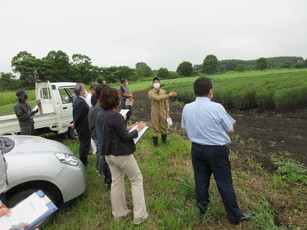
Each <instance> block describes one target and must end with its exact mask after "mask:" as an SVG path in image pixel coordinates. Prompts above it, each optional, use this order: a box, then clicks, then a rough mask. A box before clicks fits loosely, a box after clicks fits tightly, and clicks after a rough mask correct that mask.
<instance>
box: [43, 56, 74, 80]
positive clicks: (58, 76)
mask: <svg viewBox="0 0 307 230" xmlns="http://www.w3.org/2000/svg"><path fill="white" fill-rule="evenodd" d="M41 61H42V65H41V68H40V72H41V73H42V75H43V78H44V80H48V81H74V80H75V78H74V77H73V74H72V68H71V65H70V63H69V57H68V55H67V54H66V53H65V52H63V51H61V50H59V51H50V52H49V53H48V54H47V56H46V57H44V58H42V60H41Z"/></svg>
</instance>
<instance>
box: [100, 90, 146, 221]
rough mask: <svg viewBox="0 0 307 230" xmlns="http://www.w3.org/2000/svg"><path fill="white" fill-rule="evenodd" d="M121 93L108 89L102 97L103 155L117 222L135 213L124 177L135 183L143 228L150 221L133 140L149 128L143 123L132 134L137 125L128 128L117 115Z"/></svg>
mask: <svg viewBox="0 0 307 230" xmlns="http://www.w3.org/2000/svg"><path fill="white" fill-rule="evenodd" d="M120 99H121V97H120V91H119V90H118V89H114V88H110V87H105V88H103V89H102V92H101V94H100V97H99V105H100V107H101V108H102V109H103V110H102V112H101V113H100V114H99V117H98V128H99V129H100V130H101V133H102V140H103V142H102V154H105V156H106V160H107V162H108V164H109V167H110V170H111V174H112V185H111V204H112V213H113V216H114V218H115V220H117V221H121V220H122V219H124V218H125V217H127V216H128V215H130V214H131V213H132V211H131V210H130V209H128V207H127V203H126V196H125V182H124V176H125V175H127V176H128V178H129V181H130V183H131V192H132V199H133V215H134V224H135V225H139V224H141V223H143V222H144V221H146V220H147V219H148V216H149V215H148V213H147V210H146V203H145V197H144V190H143V176H142V173H141V171H140V169H139V166H138V164H137V162H136V160H135V158H134V156H133V153H134V152H135V150H136V148H135V143H134V141H133V138H136V137H138V133H139V132H140V131H141V130H142V129H143V128H145V126H146V124H145V123H144V122H140V123H139V124H138V126H137V127H136V128H135V130H133V131H131V132H129V130H130V129H132V128H133V127H134V126H136V124H133V125H131V126H130V127H128V128H126V125H125V122H124V118H123V116H122V115H121V114H120V113H118V112H116V109H117V108H118V107H119V106H120Z"/></svg>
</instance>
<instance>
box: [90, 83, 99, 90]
mask: <svg viewBox="0 0 307 230" xmlns="http://www.w3.org/2000/svg"><path fill="white" fill-rule="evenodd" d="M97 86H98V84H97V83H94V84H92V85H91V87H90V90H92V89H93V90H95V89H96V87H97Z"/></svg>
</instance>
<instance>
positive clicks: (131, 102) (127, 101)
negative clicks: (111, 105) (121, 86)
mask: <svg viewBox="0 0 307 230" xmlns="http://www.w3.org/2000/svg"><path fill="white" fill-rule="evenodd" d="M133 101H134V99H131V100H130V99H129V98H127V99H126V101H125V105H131V106H132V105H133Z"/></svg>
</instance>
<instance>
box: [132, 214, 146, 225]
mask: <svg viewBox="0 0 307 230" xmlns="http://www.w3.org/2000/svg"><path fill="white" fill-rule="evenodd" d="M148 218H149V214H148V212H146V214H145V215H144V216H143V217H141V218H137V219H134V220H133V223H134V224H135V225H139V224H141V223H143V222H145V221H146V220H147V219H148Z"/></svg>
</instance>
